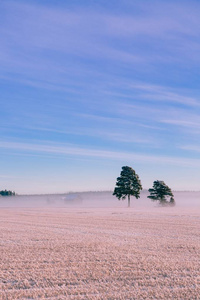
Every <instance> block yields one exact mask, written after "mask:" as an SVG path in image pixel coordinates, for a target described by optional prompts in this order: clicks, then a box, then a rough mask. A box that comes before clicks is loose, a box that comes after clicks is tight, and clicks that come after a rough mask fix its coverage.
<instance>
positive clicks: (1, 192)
mask: <svg viewBox="0 0 200 300" xmlns="http://www.w3.org/2000/svg"><path fill="white" fill-rule="evenodd" d="M0 196H15V192H12V191H7V190H5V191H0Z"/></svg>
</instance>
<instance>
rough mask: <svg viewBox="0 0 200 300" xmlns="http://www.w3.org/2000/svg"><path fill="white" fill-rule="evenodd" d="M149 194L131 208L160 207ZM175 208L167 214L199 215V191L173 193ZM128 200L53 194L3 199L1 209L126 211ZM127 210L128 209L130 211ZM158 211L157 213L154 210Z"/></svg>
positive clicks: (103, 194)
mask: <svg viewBox="0 0 200 300" xmlns="http://www.w3.org/2000/svg"><path fill="white" fill-rule="evenodd" d="M148 195H149V193H148V191H142V192H141V197H140V198H139V199H135V198H134V197H131V207H132V208H135V209H139V210H140V209H142V210H145V211H146V210H147V211H148V209H151V208H152V209H155V208H159V207H160V208H161V206H160V205H159V202H158V201H156V202H154V201H151V200H150V199H148V198H147V196H148ZM174 197H175V201H176V205H175V206H173V207H171V208H170V207H163V209H164V210H165V211H166V212H167V211H169V210H171V211H177V210H178V211H179V212H180V213H181V211H182V209H186V210H187V211H188V213H189V212H191V210H193V211H195V212H200V192H174ZM127 204H128V202H127V199H125V200H120V201H119V200H118V199H117V198H116V197H114V196H113V195H112V192H110V191H107V192H85V193H69V194H57V195H56V194H54V195H28V196H26V195H22V196H19V195H18V196H13V197H12V196H11V197H0V207H1V208H10V207H13V208H22V207H24V208H28V207H30V208H38V207H41V208H42V207H43V208H63V209H64V208H77V209H82V208H97V209H98V208H113V209H114V208H126V207H127ZM127 209H128V208H127ZM154 211H155V210H154Z"/></svg>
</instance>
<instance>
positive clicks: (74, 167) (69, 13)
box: [0, 0, 200, 194]
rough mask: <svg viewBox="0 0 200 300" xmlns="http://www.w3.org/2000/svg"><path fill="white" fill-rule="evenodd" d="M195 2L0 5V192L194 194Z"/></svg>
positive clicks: (199, 97) (199, 169)
mask: <svg viewBox="0 0 200 300" xmlns="http://www.w3.org/2000/svg"><path fill="white" fill-rule="evenodd" d="M199 15H200V3H199V1H195V0H192V1H184V0H183V1H177V0H175V1H174V0H173V1H172V0H171V1H168V0H166V1H154V0H153V1H147V0H146V1H130V0H124V1H121V0H120V1H118V0H115V1H114V0H111V1H104V0H99V1H93V0H85V1H82V0H80V1H78V0H77V1H68V0H66V1H55V0H51V1H39V0H29V1H25V0H24V1H22V0H18V1H10V0H6V1H1V2H0V89H1V97H0V105H1V117H0V128H1V130H0V189H5V188H6V189H9V190H15V191H16V192H17V193H19V194H38V193H66V192H70V191H87V190H113V188H114V185H115V181H116V177H117V176H118V175H119V173H120V170H121V167H122V166H123V165H128V166H131V167H133V168H134V169H135V170H136V172H137V173H138V174H139V176H140V178H141V181H142V184H143V187H144V188H149V187H151V186H152V183H153V181H154V180H157V179H158V180H164V181H165V182H166V184H167V185H169V187H170V188H172V189H175V190H199V189H200V185H199V182H200V158H199V154H200V139H199V133H200V120H199V115H200V90H199V78H200V56H199V49H200V19H199Z"/></svg>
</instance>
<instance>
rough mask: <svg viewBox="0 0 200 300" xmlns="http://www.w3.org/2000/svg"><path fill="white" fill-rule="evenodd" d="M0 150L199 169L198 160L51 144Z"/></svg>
mask: <svg viewBox="0 0 200 300" xmlns="http://www.w3.org/2000/svg"><path fill="white" fill-rule="evenodd" d="M0 148H2V149H9V150H13V151H16V150H18V151H25V152H26V151H27V152H33V153H34V152H36V153H37V152H40V153H48V154H54V155H65V156H67V155H70V156H78V157H90V158H93V157H95V158H99V159H109V160H119V161H132V162H134V161H137V162H142V163H144V162H145V163H150V164H163V165H167V164H172V165H178V166H190V167H199V166H200V159H189V158H184V157H183V158H180V157H170V156H155V155H145V154H138V153H134V152H120V151H107V150H97V149H91V148H88V149H86V148H82V147H80V146H76V145H68V144H60V145H58V144H57V145H54V144H53V143H50V142H48V143H46V144H44V143H43V144H41V143H34V144H33V143H21V142H0Z"/></svg>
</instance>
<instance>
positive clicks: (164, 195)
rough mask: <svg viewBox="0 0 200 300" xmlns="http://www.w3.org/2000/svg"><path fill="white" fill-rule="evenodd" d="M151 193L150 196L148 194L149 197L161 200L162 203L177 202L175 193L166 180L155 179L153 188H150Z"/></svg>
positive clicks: (172, 203)
mask: <svg viewBox="0 0 200 300" xmlns="http://www.w3.org/2000/svg"><path fill="white" fill-rule="evenodd" d="M149 193H150V196H148V198H150V199H151V200H152V201H159V202H160V204H162V205H166V204H171V205H174V204H175V200H174V195H173V193H172V191H171V189H170V188H169V187H168V186H167V185H166V184H165V183H164V181H160V180H156V181H154V183H153V188H151V189H149ZM169 197H170V200H169Z"/></svg>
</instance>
